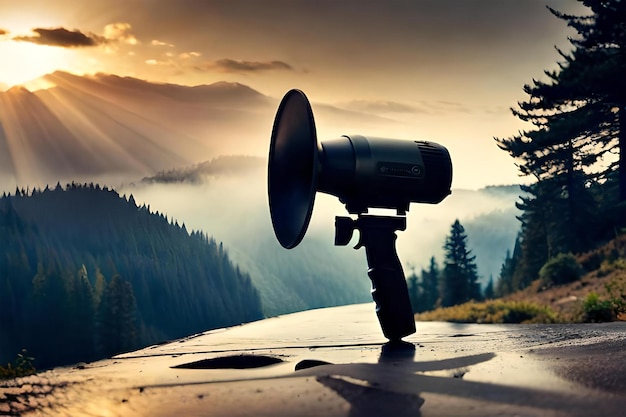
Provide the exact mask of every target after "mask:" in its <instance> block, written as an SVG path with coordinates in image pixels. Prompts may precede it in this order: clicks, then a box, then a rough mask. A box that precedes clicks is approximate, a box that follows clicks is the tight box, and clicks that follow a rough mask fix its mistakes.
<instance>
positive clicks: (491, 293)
mask: <svg viewBox="0 0 626 417" xmlns="http://www.w3.org/2000/svg"><path fill="white" fill-rule="evenodd" d="M494 297H495V290H494V288H493V276H490V277H489V282H487V286H486V287H485V299H487V300H492V299H493V298H494Z"/></svg>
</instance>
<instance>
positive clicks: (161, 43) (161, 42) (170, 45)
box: [150, 39, 174, 48]
mask: <svg viewBox="0 0 626 417" xmlns="http://www.w3.org/2000/svg"><path fill="white" fill-rule="evenodd" d="M150 45H152V46H167V47H169V48H173V47H174V45H173V44H171V43H168V42H163V41H160V40H158V39H152V42H150Z"/></svg>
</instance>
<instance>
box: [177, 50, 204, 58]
mask: <svg viewBox="0 0 626 417" xmlns="http://www.w3.org/2000/svg"><path fill="white" fill-rule="evenodd" d="M200 55H202V54H201V53H200V52H196V51H191V52H183V53H181V54H180V55H178V57H179V58H181V59H191V58H197V57H199V56H200Z"/></svg>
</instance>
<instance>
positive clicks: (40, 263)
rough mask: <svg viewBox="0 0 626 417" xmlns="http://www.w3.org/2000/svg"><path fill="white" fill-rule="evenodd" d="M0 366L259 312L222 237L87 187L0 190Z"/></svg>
mask: <svg viewBox="0 0 626 417" xmlns="http://www.w3.org/2000/svg"><path fill="white" fill-rule="evenodd" d="M0 234H1V235H2V239H1V240H0V253H2V254H3V257H2V258H0V317H2V320H1V321H0V363H3V362H5V361H6V360H8V359H11V358H12V357H13V356H14V355H15V354H16V353H17V352H19V351H20V349H22V348H26V349H28V351H29V353H30V354H32V355H33V356H35V357H36V358H37V361H38V362H37V364H38V367H47V366H52V365H58V364H64V363H73V362H77V361H86V360H93V359H94V358H97V357H102V356H107V355H110V354H113V353H117V352H119V351H124V350H129V349H134V348H137V347H140V346H144V345H147V344H151V343H156V342H160V341H163V340H167V339H172V338H178V337H182V336H185V335H188V334H191V333H196V332H200V331H204V330H207V329H211V328H217V327H223V326H228V325H233V324H239V323H242V322H246V321H252V320H257V319H260V318H261V317H262V308H261V302H260V299H259V295H258V292H257V290H256V288H255V287H254V286H253V284H252V282H251V280H250V278H249V276H248V275H247V274H245V273H243V272H242V271H241V270H240V269H239V268H238V267H237V266H235V265H234V264H233V263H232V262H231V260H230V258H229V256H228V254H227V253H226V251H225V250H224V248H223V246H222V244H221V243H217V242H216V241H215V240H213V239H210V238H208V237H207V236H206V235H204V234H203V233H198V232H191V233H189V232H188V231H187V229H186V227H185V226H184V225H182V226H180V225H179V224H178V223H177V222H173V221H170V220H168V219H167V218H166V217H165V216H164V215H162V214H159V213H153V212H151V211H150V210H149V209H148V208H147V207H146V206H141V207H138V206H137V205H136V203H135V201H134V198H133V197H132V196H130V197H129V198H124V197H120V196H119V195H118V194H117V192H115V191H113V190H110V189H107V188H100V187H99V186H94V185H89V186H87V185H83V186H80V185H75V184H70V185H68V186H67V188H66V189H63V188H62V187H61V186H60V185H57V187H56V188H54V189H48V188H46V189H45V190H43V191H39V190H35V191H32V192H25V191H23V190H19V191H17V192H16V195H12V196H6V195H5V196H3V197H2V198H1V199H0Z"/></svg>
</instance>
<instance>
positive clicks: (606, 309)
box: [583, 292, 617, 323]
mask: <svg viewBox="0 0 626 417" xmlns="http://www.w3.org/2000/svg"><path fill="white" fill-rule="evenodd" d="M616 318H617V306H616V305H615V303H614V302H613V301H611V300H603V299H601V298H600V296H599V295H598V294H596V293H595V292H591V293H589V295H587V297H586V298H585V301H584V302H583V321H584V322H587V323H601V322H604V321H614V320H615V319H616Z"/></svg>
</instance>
